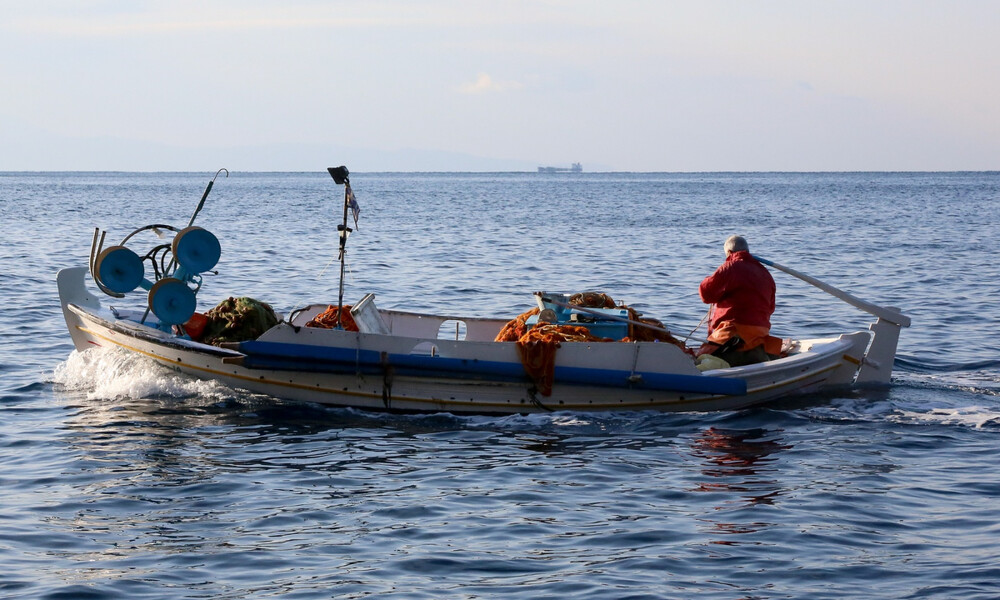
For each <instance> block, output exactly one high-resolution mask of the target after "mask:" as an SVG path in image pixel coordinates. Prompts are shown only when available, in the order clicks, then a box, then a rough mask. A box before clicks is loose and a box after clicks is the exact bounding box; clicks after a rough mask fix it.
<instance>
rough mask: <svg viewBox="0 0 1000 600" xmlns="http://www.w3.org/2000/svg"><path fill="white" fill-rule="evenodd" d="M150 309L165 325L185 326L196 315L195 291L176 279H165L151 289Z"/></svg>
mask: <svg viewBox="0 0 1000 600" xmlns="http://www.w3.org/2000/svg"><path fill="white" fill-rule="evenodd" d="M148 301H149V308H150V310H152V311H153V314H154V315H156V317H157V318H158V319H160V322H161V323H163V324H164V325H183V324H184V323H187V322H188V319H190V318H191V317H192V315H194V309H195V305H196V300H195V295H194V291H193V290H192V289H191V288H189V287H188V286H187V284H186V283H184V282H183V281H181V280H180V279H176V278H174V277H164V278H163V279H161V280H159V281H157V282H156V283H154V284H153V285H152V287H150V288H149V296H148Z"/></svg>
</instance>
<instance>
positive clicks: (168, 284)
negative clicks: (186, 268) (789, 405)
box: [148, 236, 215, 325]
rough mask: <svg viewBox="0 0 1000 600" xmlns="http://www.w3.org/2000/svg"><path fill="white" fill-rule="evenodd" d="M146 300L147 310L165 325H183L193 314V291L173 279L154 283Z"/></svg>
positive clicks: (166, 278) (168, 278)
mask: <svg viewBox="0 0 1000 600" xmlns="http://www.w3.org/2000/svg"><path fill="white" fill-rule="evenodd" d="M212 237H215V236H212ZM148 299H149V309H150V310H152V311H153V314H154V315H156V317H157V318H158V319H159V320H160V322H161V323H163V324H165V325H183V324H184V323H187V321H188V320H189V319H190V318H191V316H192V315H193V314H194V310H195V305H196V300H195V294H194V291H192V290H191V288H189V287H188V286H187V284H185V283H184V282H183V281H181V280H180V279H177V278H174V277H164V278H163V279H161V280H159V281H157V282H156V283H154V284H153V286H152V287H151V288H149V296H148Z"/></svg>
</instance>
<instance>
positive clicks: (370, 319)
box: [351, 294, 389, 335]
mask: <svg viewBox="0 0 1000 600" xmlns="http://www.w3.org/2000/svg"><path fill="white" fill-rule="evenodd" d="M351 316H352V317H354V322H355V323H357V324H358V331H360V332H361V333H377V334H379V335H389V326H388V325H386V324H385V321H384V320H382V313H380V312H379V311H378V308H376V307H375V294H366V295H365V297H364V298H362V299H361V301H360V302H358V303H357V304H355V305H354V306H353V307H352V308H351Z"/></svg>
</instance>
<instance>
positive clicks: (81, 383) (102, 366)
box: [53, 348, 236, 402]
mask: <svg viewBox="0 0 1000 600" xmlns="http://www.w3.org/2000/svg"><path fill="white" fill-rule="evenodd" d="M53 381H54V383H56V384H57V385H59V386H62V388H63V390H65V391H68V392H77V393H81V394H85V395H86V398H87V399H88V400H115V399H122V398H173V399H191V398H201V399H207V400H210V401H212V402H219V401H225V400H230V399H232V398H234V397H235V396H236V392H234V391H233V390H231V389H229V388H227V387H226V386H224V385H222V384H219V383H217V382H214V381H202V380H199V379H192V378H190V377H186V376H184V375H180V374H177V373H174V372H173V371H171V370H169V369H167V368H165V367H162V366H160V365H158V364H156V363H155V362H153V361H151V360H148V359H146V358H145V357H142V356H139V355H137V354H132V353H129V352H125V351H123V350H120V349H117V348H92V349H89V350H86V351H84V352H80V351H79V350H74V351H73V352H72V353H71V354H70V355H69V357H68V358H67V359H66V360H65V361H64V362H62V363H61V364H59V365H58V366H57V367H56V369H55V372H54V373H53Z"/></svg>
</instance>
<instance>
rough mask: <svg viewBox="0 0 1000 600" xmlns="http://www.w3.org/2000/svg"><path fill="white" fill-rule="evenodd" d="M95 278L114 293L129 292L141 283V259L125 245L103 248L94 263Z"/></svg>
mask: <svg viewBox="0 0 1000 600" xmlns="http://www.w3.org/2000/svg"><path fill="white" fill-rule="evenodd" d="M94 273H95V274H96V275H97V279H98V280H99V282H100V283H101V285H103V286H104V287H106V288H107V289H109V290H111V291H112V292H115V293H116V294H124V293H127V292H131V291H132V290H134V289H135V288H137V287H139V285H140V284H141V283H142V280H143V276H144V272H143V266H142V259H141V258H139V255H138V254H136V253H135V252H133V251H131V250H129V249H128V248H126V247H125V246H111V247H109V248H105V249H104V250H103V251H101V253H100V254H99V255H98V256H97V260H96V261H95V263H94Z"/></svg>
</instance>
